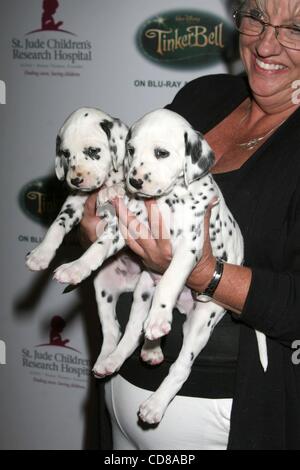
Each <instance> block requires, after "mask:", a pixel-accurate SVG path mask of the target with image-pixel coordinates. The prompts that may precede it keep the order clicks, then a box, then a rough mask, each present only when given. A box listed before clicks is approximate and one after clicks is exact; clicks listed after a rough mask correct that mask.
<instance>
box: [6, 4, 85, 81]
mask: <svg viewBox="0 0 300 470" xmlns="http://www.w3.org/2000/svg"><path fill="white" fill-rule="evenodd" d="M58 8H59V2H58V0H43V1H42V4H41V20H40V21H41V22H40V25H39V27H37V28H35V29H33V30H31V31H29V32H26V33H24V37H23V38H22V39H20V38H16V37H14V38H12V41H11V44H12V58H13V60H15V61H20V63H21V66H22V67H23V68H24V67H25V69H26V70H25V72H24V73H25V74H26V75H40V76H41V75H56V74H55V70H53V69H55V66H57V67H59V68H60V70H61V69H62V68H63V67H66V68H73V69H74V68H78V69H80V68H82V66H83V64H84V63H87V62H89V61H91V60H92V44H91V41H89V40H77V39H76V40H75V39H73V38H72V39H71V38H70V36H73V37H75V36H77V35H76V34H75V33H74V32H72V31H70V30H69V29H67V28H66V27H65V21H62V20H60V19H59V20H56V19H55V15H56V11H57V10H58ZM37 26H38V25H37ZM24 61H26V63H24ZM37 67H39V68H41V67H44V68H48V67H49V68H50V67H51V68H52V70H51V71H50V72H49V71H43V72H44V73H41V72H40V71H39V73H38V72H37ZM57 75H58V73H57ZM60 75H61V76H64V75H65V76H70V75H78V76H79V75H80V74H79V73H72V72H70V71H66V72H65V73H63V72H62V73H60Z"/></svg>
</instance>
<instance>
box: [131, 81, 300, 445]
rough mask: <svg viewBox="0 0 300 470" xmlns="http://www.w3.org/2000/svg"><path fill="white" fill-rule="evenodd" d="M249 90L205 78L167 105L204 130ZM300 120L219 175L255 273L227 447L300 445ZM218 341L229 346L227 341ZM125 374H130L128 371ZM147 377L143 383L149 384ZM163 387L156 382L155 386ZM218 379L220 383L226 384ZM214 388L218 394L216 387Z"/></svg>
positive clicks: (242, 328) (244, 319)
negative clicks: (298, 344)
mask: <svg viewBox="0 0 300 470" xmlns="http://www.w3.org/2000/svg"><path fill="white" fill-rule="evenodd" d="M248 96H249V89H248V85H247V81H246V78H244V77H242V76H239V77H233V76H230V75H216V76H209V77H202V78H199V79H196V80H194V81H193V82H191V83H189V84H188V85H187V86H185V87H184V88H183V89H182V90H181V91H180V92H179V93H178V95H177V96H176V97H175V99H174V101H173V103H172V104H171V105H170V106H169V109H172V110H174V111H176V112H178V113H180V114H181V115H183V116H184V117H185V118H186V119H187V120H188V121H189V122H190V123H191V124H192V125H193V127H194V128H196V129H198V130H200V131H201V132H202V133H206V132H208V131H209V130H210V129H212V128H213V127H215V126H216V125H217V124H218V123H219V122H221V121H222V120H223V119H224V118H225V117H226V116H228V115H229V114H230V113H231V112H232V111H233V110H234V109H235V108H236V107H237V106H239V104H240V103H241V102H242V101H243V100H244V99H246V98H247V97H248ZM299 120H300V109H298V110H297V111H296V112H295V113H294V114H293V115H292V116H290V118H289V119H288V120H287V121H286V122H285V123H284V124H282V125H281V126H280V128H279V129H278V130H277V131H276V132H275V133H274V134H273V135H272V136H271V137H270V138H269V139H268V140H267V141H266V142H265V143H264V145H263V146H262V147H261V148H260V149H258V151H257V152H256V153H255V154H254V155H253V156H252V157H251V158H250V159H249V160H248V161H247V162H246V163H245V164H244V165H243V166H242V168H241V169H239V170H235V171H231V172H229V173H226V174H222V175H216V181H217V182H218V184H219V185H220V188H221V190H222V191H223V193H224V196H225V200H226V202H227V205H228V207H229V209H230V210H231V211H232V213H233V215H234V217H235V218H236V220H237V222H238V223H239V225H240V228H241V231H242V233H243V236H244V242H245V264H246V265H248V266H249V267H251V268H252V272H253V276H252V282H251V286H250V291H249V294H248V297H247V300H246V304H245V307H244V310H243V312H242V315H240V316H237V317H236V318H237V320H238V321H239V322H240V323H239V324H240V327H239V331H240V341H239V352H238V361H237V368H236V372H237V373H236V379H235V387H234V395H233V397H234V400H233V410H232V420H231V432H230V439H229V448H230V449H300V403H298V401H299V399H300V366H296V365H294V364H293V362H292V353H293V350H292V349H291V346H292V343H293V341H295V340H300V184H299V176H300V172H299V170H300V132H299V128H300V126H299ZM122 310H123V309H122ZM229 319H230V316H229V315H227V316H226V319H225V320H223V321H225V322H228V323H229V321H230V320H229ZM175 323H176V322H175V321H174V325H173V329H175V328H176V326H175ZM217 328H218V327H217ZM217 328H216V330H215V331H216V334H217ZM230 328H231V326H230ZM254 328H256V329H257V330H259V331H262V332H263V333H265V334H266V335H267V336H268V356H269V367H268V371H267V372H266V373H264V372H263V370H262V368H261V365H260V362H259V356H258V350H257V342H256V337H255V332H254ZM221 329H222V326H221V325H220V331H221ZM225 336H226V335H225ZM228 337H229V338H230V340H234V341H236V338H237V335H236V332H235V331H233V330H231V332H230V334H229V335H228ZM225 340H226V338H225ZM212 341H213V338H211V340H210V342H209V343H212ZM209 343H208V345H207V347H209ZM236 344H237V343H236ZM217 346H218V345H216V347H217ZM221 346H222V348H223V351H225V350H226V348H227V345H226V344H225V343H224V341H223V343H221ZM234 350H235V348H234V347H233V348H232V349H231V351H232V352H233V351H234ZM233 356H234V354H233ZM228 357H229V355H227V358H228ZM219 359H221V356H220V358H219V357H218V358H216V361H215V363H214V365H215V364H218V366H217V367H216V369H217V370H218V372H220V377H222V373H224V370H223V371H220V370H219V367H221V362H222V360H220V361H219ZM232 359H233V361H234V357H233V358H232ZM131 361H132V359H131V360H129V361H128V362H131ZM136 365H137V364H136ZM225 368H226V367H225ZM202 369H203V368H202ZM206 369H207V370H208V369H211V370H213V369H214V367H210V366H209V367H206ZM200 372H201V374H202V372H203V374H205V371H203V370H201V371H200ZM200 372H199V375H198V373H197V376H196V379H195V380H196V386H198V390H200V392H199V393H198V396H203V395H202V393H201V390H202V384H201V383H200V381H201V377H202V375H201V374H200ZM138 374H140V371H138V372H137V370H136V372H135V379H134V382H133V383H134V384H135V385H137V386H139V380H138V378H137V377H138ZM147 374H150V375H151V376H152V378H154V372H152V373H151V369H149V368H147ZM122 375H123V376H124V377H125V378H126V372H124V373H123V372H122ZM192 375H193V374H192ZM225 375H226V374H225V373H224V376H225ZM145 377H146V374H144V376H143V386H142V387H144V388H148V387H146V386H145V382H144V378H145ZM192 380H193V379H192ZM222 380H223V379H222ZM131 381H132V380H131ZM158 385H159V383H158V384H157V383H155V386H154V387H152V389H155V388H157V386H158ZM216 385H218V387H219V389H221V388H223V384H222V383H219V384H216V383H215V384H214V386H216ZM209 392H210V393H211V392H212V391H211V390H209ZM213 392H214V395H215V397H216V398H217V397H218V391H217V388H215V389H214V390H213ZM210 393H209V394H208V396H209V395H210Z"/></svg>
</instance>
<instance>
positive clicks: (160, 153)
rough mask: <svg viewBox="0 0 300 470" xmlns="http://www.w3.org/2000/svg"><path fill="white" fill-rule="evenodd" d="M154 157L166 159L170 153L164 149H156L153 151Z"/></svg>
mask: <svg viewBox="0 0 300 470" xmlns="http://www.w3.org/2000/svg"><path fill="white" fill-rule="evenodd" d="M154 155H155V156H156V158H167V157H169V156H170V152H168V150H165V149H160V148H156V149H155V150H154Z"/></svg>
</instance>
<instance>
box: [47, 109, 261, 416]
mask: <svg viewBox="0 0 300 470" xmlns="http://www.w3.org/2000/svg"><path fill="white" fill-rule="evenodd" d="M213 163H214V155H213V153H212V151H211V149H210V147H209V146H208V144H207V142H206V141H205V140H204V138H203V136H202V135H201V134H200V133H198V132H196V131H195V130H194V129H193V128H192V127H191V126H190V124H189V123H188V122H187V121H186V120H185V119H184V118H182V117H181V116H179V115H178V114H176V113H174V112H172V111H169V110H165V109H164V110H157V111H153V112H151V113H149V114H147V115H146V116H144V117H143V118H142V119H140V120H139V121H137V122H136V123H135V124H134V125H133V126H132V127H131V129H130V131H129V133H128V136H127V154H126V158H125V175H126V186H127V189H128V191H129V193H130V195H128V194H126V195H125V196H124V200H125V203H126V204H127V205H128V208H129V209H130V210H131V211H132V212H133V213H134V214H136V216H137V218H138V219H139V220H140V221H141V222H142V223H143V224H145V223H147V220H148V218H147V211H146V208H145V205H144V204H143V199H145V198H156V200H157V205H158V208H159V211H160V212H161V214H162V217H163V220H164V222H165V225H166V228H167V231H168V234H169V237H170V242H171V246H172V261H171V263H170V266H169V268H168V269H167V270H166V272H165V273H164V274H163V275H162V276H159V275H157V274H155V273H152V272H151V271H148V270H147V269H144V270H143V272H142V274H141V275H140V277H139V280H138V282H137V284H136V287H135V290H134V301H133V305H132V309H131V312H130V317H129V321H128V324H127V327H126V330H125V333H124V336H123V337H122V339H121V340H120V342H119V343H118V345H117V347H116V349H115V350H114V351H113V352H112V353H111V354H109V355H107V356H106V357H104V356H103V354H101V355H100V357H99V358H98V360H97V362H96V364H95V366H94V369H93V370H94V374H95V375H96V376H98V377H104V376H107V375H111V374H113V373H114V372H116V371H118V370H119V369H120V367H121V366H122V364H123V362H124V361H125V359H126V358H127V357H129V355H130V354H131V353H132V352H133V351H134V350H135V349H136V347H137V346H138V344H139V342H140V340H141V338H142V337H143V332H144V333H145V335H146V338H147V340H148V343H147V342H146V345H144V351H147V348H149V349H150V350H151V351H152V352H153V354H154V355H155V354H156V355H157V357H158V358H160V359H161V350H160V346H159V342H158V341H159V338H161V337H162V336H164V335H166V334H168V332H169V331H170V329H171V323H172V311H173V308H174V307H175V306H177V307H178V309H179V310H180V311H181V312H182V313H185V314H186V315H187V318H186V322H185V324H184V339H183V345H182V349H181V352H180V354H179V356H178V358H177V360H176V361H175V362H174V364H173V365H172V366H171V368H170V371H169V374H168V376H167V377H166V378H165V380H164V381H163V382H162V384H161V385H160V387H159V388H158V390H157V391H156V392H154V393H153V394H152V395H151V397H149V399H148V400H147V401H146V402H145V403H143V404H142V405H141V407H140V410H139V416H140V418H141V419H142V420H143V421H145V422H147V423H158V422H159V421H160V420H161V419H162V417H163V415H164V413H165V411H166V409H167V407H168V405H169V403H170V401H171V400H172V399H173V398H174V396H175V395H176V393H177V392H178V391H179V390H180V388H181V387H182V385H183V383H184V382H185V381H186V379H187V377H188V376H189V374H190V371H191V366H192V364H193V362H194V360H195V358H196V357H197V355H198V354H199V353H200V351H201V350H202V349H203V348H204V347H205V345H206V344H207V342H208V340H209V337H210V335H211V333H212V331H213V329H214V327H215V326H216V324H217V323H218V322H219V321H220V320H221V318H222V317H223V315H224V314H225V310H224V308H223V307H222V306H220V305H218V304H216V303H215V302H213V301H212V300H210V301H208V302H198V301H195V299H194V298H193V295H192V293H191V291H190V290H189V289H187V288H186V287H185V283H186V280H187V278H188V276H189V274H190V272H191V271H192V270H193V268H194V267H195V265H196V264H197V262H198V261H199V260H200V259H201V256H202V248H201V247H202V246H203V239H204V227H203V224H204V215H205V210H206V208H207V207H208V204H209V203H210V201H212V200H213V199H215V198H217V200H218V204H216V205H215V206H214V207H213V209H212V215H211V222H210V239H211V243H212V248H213V253H214V255H215V256H217V257H220V258H223V260H225V261H227V262H229V263H233V264H241V263H242V261H243V238H242V235H241V232H240V229H239V227H238V225H237V223H236V222H235V220H234V219H233V216H232V215H231V213H230V211H229V209H228V208H227V206H226V203H225V201H224V198H223V196H222V194H221V192H220V190H219V188H218V186H217V184H216V182H215V181H214V179H213V177H212V176H211V174H209V170H210V168H211V167H212V165H213ZM102 217H103V218H104V219H105V220H106V222H107V225H106V230H105V231H104V233H103V234H102V236H101V237H100V239H99V240H98V242H97V243H96V244H94V245H93V246H92V247H91V248H90V250H88V251H87V252H86V253H85V254H84V256H85V260H84V261H85V263H86V264H90V263H92V261H93V260H94V262H95V264H97V266H101V265H102V263H103V262H104V261H105V260H106V259H107V258H108V257H109V256H111V255H112V254H115V253H117V252H118V251H119V250H121V249H122V248H123V247H124V245H125V240H124V238H123V235H122V231H121V230H120V228H119V226H118V221H117V220H116V217H115V215H114V214H113V213H112V211H109V210H107V209H105V210H104V212H103V214H102ZM75 263H78V261H75ZM76 270H77V266H75V267H74V265H72V264H67V265H63V266H62V267H61V268H60V270H59V272H58V273H56V278H57V279H58V280H59V281H60V282H72V280H73V271H75V272H76ZM57 274H58V275H57ZM257 338H258V346H259V355H260V360H261V363H262V366H263V367H264V369H265V368H266V367H267V350H266V343H265V338H264V336H263V335H262V334H260V333H257Z"/></svg>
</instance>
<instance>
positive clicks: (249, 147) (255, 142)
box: [236, 105, 286, 150]
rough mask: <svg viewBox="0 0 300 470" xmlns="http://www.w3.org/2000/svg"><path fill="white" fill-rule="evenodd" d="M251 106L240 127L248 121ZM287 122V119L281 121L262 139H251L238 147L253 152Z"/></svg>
mask: <svg viewBox="0 0 300 470" xmlns="http://www.w3.org/2000/svg"><path fill="white" fill-rule="evenodd" d="M250 106H251V105H249V106H248V109H247V111H246V113H245V116H244V117H243V119H242V120H241V122H240V126H241V124H242V123H243V122H244V121H245V120H246V118H247V115H248V112H249V110H250ZM285 121H286V119H284V120H283V121H281V122H280V123H279V124H277V126H275V127H273V128H272V129H271V130H270V131H268V132H267V133H266V134H264V135H262V136H260V137H255V138H253V139H250V140H248V141H247V142H242V143H237V144H236V145H237V146H238V147H241V148H242V149H245V150H253V149H254V148H255V147H257V145H258V144H259V143H260V142H261V141H262V140H264V139H266V138H267V137H269V135H270V134H272V132H274V131H275V130H276V129H278V127H280V126H281V124H283V123H284V122H285Z"/></svg>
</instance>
